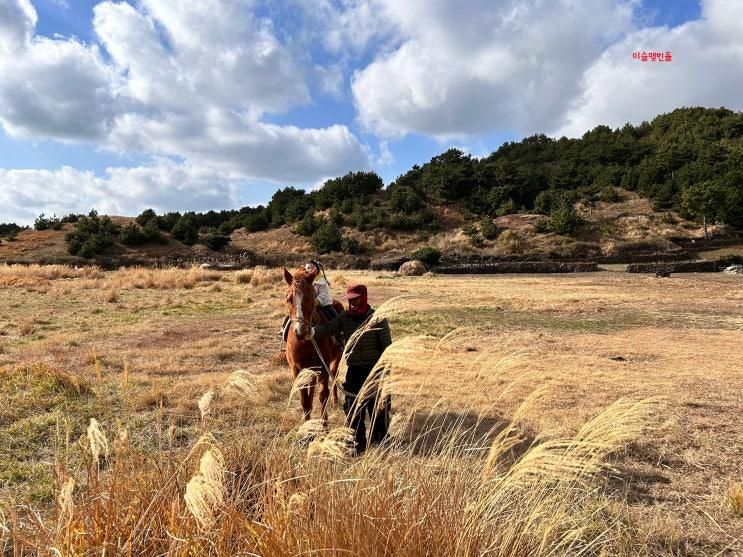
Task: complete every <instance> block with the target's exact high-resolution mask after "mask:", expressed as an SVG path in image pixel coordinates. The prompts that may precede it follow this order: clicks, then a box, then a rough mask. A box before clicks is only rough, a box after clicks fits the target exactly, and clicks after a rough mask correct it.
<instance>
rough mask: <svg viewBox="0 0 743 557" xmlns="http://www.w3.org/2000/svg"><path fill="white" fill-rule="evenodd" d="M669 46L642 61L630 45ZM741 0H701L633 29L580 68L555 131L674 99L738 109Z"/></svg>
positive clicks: (653, 111) (639, 115)
mask: <svg viewBox="0 0 743 557" xmlns="http://www.w3.org/2000/svg"><path fill="white" fill-rule="evenodd" d="M638 51H639V52H642V51H647V52H651V51H653V52H656V51H660V52H663V53H664V54H665V52H670V53H671V56H672V60H671V61H670V62H642V61H639V60H636V59H633V58H632V53H633V52H638ZM741 91H743V2H739V1H736V0H707V1H706V2H704V3H703V5H702V19H699V20H696V21H691V22H687V23H685V24H683V25H680V26H678V27H675V28H670V29H669V28H668V27H653V28H647V29H641V30H638V31H636V32H635V33H632V34H630V35H628V36H627V37H626V38H625V39H624V40H622V41H621V42H619V43H617V44H615V45H613V46H611V47H610V48H609V49H607V50H606V52H605V53H604V54H603V55H602V56H601V57H600V58H599V59H598V60H597V61H596V62H595V63H594V64H593V65H592V66H591V67H590V68H589V69H588V70H587V71H586V74H585V80H584V90H583V92H582V94H581V95H579V96H578V97H576V99H575V100H574V101H573V103H572V106H571V108H570V110H569V111H568V112H567V113H566V115H565V117H564V119H563V122H562V123H561V125H560V126H558V128H557V130H556V131H555V134H557V135H568V136H573V137H575V136H581V135H582V134H583V133H585V132H586V131H587V130H589V129H591V128H593V127H595V126H596V125H598V124H607V125H610V126H612V127H617V126H621V125H623V124H624V123H626V122H631V123H633V124H638V123H640V122H642V121H643V120H650V119H652V118H653V117H654V116H656V115H657V114H660V113H664V112H670V111H672V110H674V109H675V108H678V107H681V106H707V107H718V106H725V107H726V108H730V109H735V110H741V109H743V97H741V94H740V93H741Z"/></svg>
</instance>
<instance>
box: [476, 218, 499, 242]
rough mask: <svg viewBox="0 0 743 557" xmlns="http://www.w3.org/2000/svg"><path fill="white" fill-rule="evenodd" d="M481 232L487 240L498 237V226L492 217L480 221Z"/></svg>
mask: <svg viewBox="0 0 743 557" xmlns="http://www.w3.org/2000/svg"><path fill="white" fill-rule="evenodd" d="M480 234H482V237H483V238H485V239H486V240H495V239H496V238H497V237H498V227H497V226H495V223H494V222H493V221H492V220H490V219H485V220H483V221H481V222H480Z"/></svg>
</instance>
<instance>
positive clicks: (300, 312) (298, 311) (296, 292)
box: [284, 269, 315, 340]
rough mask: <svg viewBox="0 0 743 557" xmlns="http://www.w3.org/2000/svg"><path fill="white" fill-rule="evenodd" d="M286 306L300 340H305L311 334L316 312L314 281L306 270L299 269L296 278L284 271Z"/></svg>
mask: <svg viewBox="0 0 743 557" xmlns="http://www.w3.org/2000/svg"><path fill="white" fill-rule="evenodd" d="M284 281H285V282H286V284H287V288H286V304H287V306H288V307H289V315H290V316H291V319H292V324H293V326H294V332H295V333H296V335H297V338H298V339H299V340H304V338H305V336H306V335H307V334H308V333H309V332H310V327H311V326H312V325H311V319H312V314H313V313H314V311H315V289H314V287H313V286H312V279H311V277H310V276H309V275H308V273H307V271H305V270H304V269H297V270H296V271H295V272H294V276H292V274H291V273H290V272H289V271H287V270H286V269H284Z"/></svg>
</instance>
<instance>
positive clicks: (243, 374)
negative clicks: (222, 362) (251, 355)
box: [225, 369, 256, 396]
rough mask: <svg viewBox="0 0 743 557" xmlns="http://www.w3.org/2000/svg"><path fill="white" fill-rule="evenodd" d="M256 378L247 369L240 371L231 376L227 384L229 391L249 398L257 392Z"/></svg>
mask: <svg viewBox="0 0 743 557" xmlns="http://www.w3.org/2000/svg"><path fill="white" fill-rule="evenodd" d="M255 385H256V377H255V375H253V374H252V373H250V372H249V371H247V370H245V369H238V370H237V371H235V372H233V373H232V374H230V376H229V377H228V378H227V382H226V383H225V387H226V388H227V389H228V390H232V391H235V392H236V393H238V394H239V395H242V396H248V395H250V394H251V393H252V392H253V391H254V390H255Z"/></svg>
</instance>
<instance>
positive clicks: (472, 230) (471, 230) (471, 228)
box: [462, 224, 478, 238]
mask: <svg viewBox="0 0 743 557" xmlns="http://www.w3.org/2000/svg"><path fill="white" fill-rule="evenodd" d="M462 232H464V235H465V236H469V237H470V238H471V237H472V236H475V235H476V234H478V231H477V227H476V226H475V225H474V224H466V225H464V226H463V227H462Z"/></svg>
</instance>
